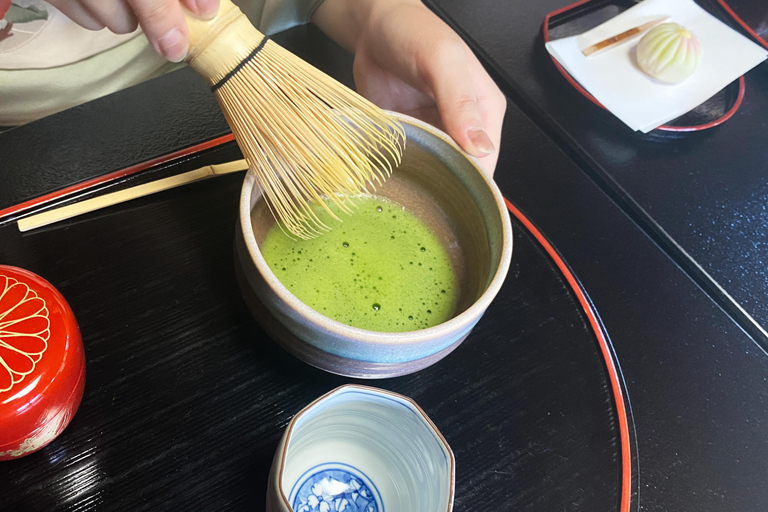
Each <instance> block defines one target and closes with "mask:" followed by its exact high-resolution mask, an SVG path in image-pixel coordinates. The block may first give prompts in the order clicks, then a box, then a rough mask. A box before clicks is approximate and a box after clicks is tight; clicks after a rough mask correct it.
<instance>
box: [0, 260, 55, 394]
mask: <svg viewBox="0 0 768 512" xmlns="http://www.w3.org/2000/svg"><path fill="white" fill-rule="evenodd" d="M50 336H51V321H50V319H49V318H48V307H47V305H46V303H45V300H43V299H42V298H40V297H39V296H38V295H37V293H35V291H34V290H32V289H31V288H30V287H29V286H27V285H26V284H25V283H22V282H20V281H17V280H16V279H13V278H11V277H8V276H3V275H0V393H3V392H6V391H10V390H11V389H12V388H13V387H14V386H15V385H16V384H18V383H19V382H21V381H23V380H24V378H25V377H26V376H27V375H29V374H30V373H32V372H34V371H35V366H36V365H37V363H38V362H39V361H40V359H41V358H42V357H43V353H44V352H45V351H46V349H47V348H48V339H49V338H50Z"/></svg>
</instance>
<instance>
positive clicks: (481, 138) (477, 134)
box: [467, 128, 496, 155]
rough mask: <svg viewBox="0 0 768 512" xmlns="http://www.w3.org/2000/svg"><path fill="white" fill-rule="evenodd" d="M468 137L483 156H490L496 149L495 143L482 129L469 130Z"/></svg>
mask: <svg viewBox="0 0 768 512" xmlns="http://www.w3.org/2000/svg"><path fill="white" fill-rule="evenodd" d="M467 137H469V140H470V141H471V142H472V145H473V146H475V149H476V150H477V151H478V152H480V153H482V154H483V155H490V154H491V153H493V152H494V151H496V148H495V147H493V142H491V139H490V138H488V134H487V133H485V130H483V129H482V128H470V129H468V130H467Z"/></svg>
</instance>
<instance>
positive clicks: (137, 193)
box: [17, 160, 248, 232]
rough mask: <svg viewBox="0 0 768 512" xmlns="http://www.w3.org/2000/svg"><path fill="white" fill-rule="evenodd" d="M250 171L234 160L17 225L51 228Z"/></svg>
mask: <svg viewBox="0 0 768 512" xmlns="http://www.w3.org/2000/svg"><path fill="white" fill-rule="evenodd" d="M246 169H248V164H247V163H246V161H245V160H235V161H233V162H227V163H223V164H215V165H206V166H205V167H201V168H200V169H195V170H194V171H189V172H185V173H182V174H178V175H176V176H170V177H168V178H163V179H160V180H157V181H151V182H149V183H144V184H142V185H137V186H135V187H131V188H127V189H125V190H118V191H117V192H111V193H109V194H104V195H103V196H98V197H94V198H92V199H86V200H85V201H80V202H79V203H74V204H69V205H67V206H62V207H61V208H54V209H52V210H48V211H45V212H42V213H38V214H35V215H30V216H29V217H24V218H23V219H19V220H18V222H17V224H18V226H19V231H22V232H24V231H29V230H32V229H36V228H41V227H43V226H48V225H49V224H53V223H55V222H59V221H62V220H66V219H71V218H72V217H77V216H78V215H82V214H84V213H88V212H93V211H96V210H99V209H101V208H106V207H107V206H112V205H116V204H120V203H124V202H126V201H130V200H131V199H137V198H139V197H144V196H148V195H150V194H154V193H156V192H162V191H163V190H168V189H171V188H175V187H180V186H181V185H186V184H187V183H193V182H195V181H200V180H204V179H206V178H211V177H213V176H221V175H223V174H229V173H232V172H238V171H244V170H246Z"/></svg>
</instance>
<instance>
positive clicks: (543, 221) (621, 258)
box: [0, 27, 768, 512]
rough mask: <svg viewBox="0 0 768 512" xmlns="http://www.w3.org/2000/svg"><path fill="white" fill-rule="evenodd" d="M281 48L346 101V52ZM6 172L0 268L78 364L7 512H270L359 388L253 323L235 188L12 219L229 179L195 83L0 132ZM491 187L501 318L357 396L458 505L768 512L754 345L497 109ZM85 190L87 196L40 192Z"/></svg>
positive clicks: (556, 157) (559, 160) (154, 86)
mask: <svg viewBox="0 0 768 512" xmlns="http://www.w3.org/2000/svg"><path fill="white" fill-rule="evenodd" d="M278 40H279V41H280V42H281V43H283V44H285V45H286V46H287V47H289V48H290V49H292V50H294V51H296V52H297V53H299V54H301V55H302V56H304V57H305V58H307V59H309V60H310V61H311V62H313V63H314V64H316V65H318V66H320V67H321V68H323V69H325V70H327V71H328V72H330V73H331V74H333V75H334V76H337V77H339V78H340V79H342V80H344V81H347V82H349V80H350V58H349V56H348V55H346V54H344V53H343V52H342V51H341V50H340V49H338V48H337V47H335V46H334V45H332V44H331V43H329V42H328V40H327V39H326V38H325V37H324V36H322V35H321V34H320V33H319V32H318V31H317V30H315V29H313V28H312V27H304V28H298V29H294V30H292V31H289V32H288V33H285V34H282V35H281V36H280V37H279V38H278ZM190 98H191V99H190ZM22 142H23V143H25V144H27V145H28V146H29V147H34V148H35V150H34V151H29V150H26V151H25V150H24V149H23V148H22V147H20V145H19V144H20V143H22ZM185 148H192V149H185ZM0 151H2V154H4V155H6V156H7V157H6V159H5V160H4V162H3V170H2V174H3V181H4V186H3V187H2V188H1V189H0V211H2V210H5V211H6V216H5V217H3V219H0V263H2V264H10V265H17V266H21V267H24V268H27V269H29V270H31V271H33V272H36V273H38V274H40V275H42V276H43V277H45V278H46V279H47V280H49V281H50V282H51V283H52V284H54V285H55V286H56V287H57V288H58V289H59V290H60V291H61V292H62V294H63V295H64V296H65V297H66V298H67V300H68V301H69V303H70V304H71V306H72V308H73V310H74V312H75V315H76V316H77V319H78V321H79V323H80V328H81V331H82V333H83V339H84V344H85V351H86V358H87V376H86V389H85V395H84V398H83V402H82V404H81V406H80V409H79V411H78V413H77V415H76V416H75V418H74V420H73V421H72V423H71V425H70V426H69V427H68V428H67V430H65V431H64V433H63V434H62V435H61V436H60V437H59V438H57V439H56V440H55V441H54V442H53V443H52V444H50V445H49V446H48V447H46V448H44V449H43V450H41V451H40V452H38V453H35V454H32V455H30V456H28V457H25V458H23V459H20V460H17V461H12V462H5V463H1V464H0V510H3V511H4V510H22V511H23V510H45V511H48V510H131V511H133V510H263V509H264V500H265V491H266V485H267V474H268V471H269V467H270V464H271V460H272V456H273V453H274V450H275V448H276V446H277V442H278V439H279V437H280V435H281V434H282V430H283V429H284V427H285V426H286V424H287V422H288V421H289V419H290V418H291V416H292V415H293V414H295V413H296V412H297V411H298V410H300V409H301V408H302V407H303V406H304V405H306V404H307V403H309V402H310V401H312V400H313V399H314V398H316V397H318V396H320V395H321V394H323V393H325V392H326V391H328V390H330V389H332V388H334V387H336V386H338V385H341V384H343V383H346V382H352V380H351V379H347V378H343V377H338V376H333V375H330V374H327V373H324V372H322V371H320V370H316V369H314V368H312V367H309V366H307V365H305V364H304V363H301V362H300V361H298V360H296V359H294V358H293V357H292V356H290V355H288V354H287V353H285V352H284V351H282V349H280V348H278V347H277V345H275V344H274V343H273V342H272V341H271V340H270V339H269V338H268V337H267V336H266V335H265V334H264V333H263V332H262V331H261V329H260V328H259V326H258V325H257V324H256V323H255V321H254V320H253V319H252V318H251V317H250V315H249V313H248V311H247V309H246V307H245V305H244V303H243V300H242V299H241V297H240V294H239V291H238V288H237V284H236V281H235V277H234V261H233V254H232V242H233V236H234V229H235V217H236V210H237V201H238V195H239V187H240V181H241V176H237V175H230V176H225V177H221V178H217V179H214V180H209V181H205V182H201V183H196V184H192V185H188V186H186V187H183V188H180V189H176V190H172V191H167V192H162V193H160V194H157V195H154V196H150V197H146V198H143V199H139V200H135V201H132V202H129V203H126V204H123V205H118V206H115V207H111V208H108V209H105V210H102V211H99V212H94V213H92V214H88V215H86V216H83V217H81V218H77V219H73V220H70V221H65V222H62V223H60V224H57V225H54V226H50V227H48V228H43V229H41V230H38V231H33V232H30V233H26V234H21V233H19V232H18V230H17V229H16V226H15V223H14V222H12V220H13V219H14V218H16V217H18V216H22V215H25V214H27V213H30V212H32V211H37V210H40V209H43V208H45V207H46V205H45V204H44V205H35V206H30V207H29V208H27V209H21V210H19V209H16V210H14V206H15V205H19V204H28V205H32V204H34V203H35V199H36V198H39V197H49V198H50V199H51V203H50V204H54V203H57V202H62V201H66V200H71V199H72V198H73V197H74V198H77V197H88V196H89V195H91V194H96V193H99V191H100V190H102V189H106V188H108V189H116V188H119V187H124V186H129V185H132V184H136V183H140V182H142V181H146V180H149V179H153V178H156V177H159V176H164V175H169V174H174V173H179V172H184V171H187V170H190V169H194V168H197V167H200V166H202V165H205V164H210V163H218V162H225V161H229V160H233V159H236V158H239V157H240V154H239V152H238V150H237V148H236V146H234V144H233V143H232V142H229V141H228V136H227V130H226V125H225V124H224V122H223V119H222V117H221V115H220V113H218V109H217V107H216V104H215V101H214V100H213V98H212V96H211V95H210V93H209V92H208V91H207V89H206V88H205V85H204V84H203V83H202V81H201V80H200V79H198V78H197V77H196V76H195V75H194V73H192V72H191V71H190V70H181V71H178V72H175V73H172V74H170V75H166V76H164V77H161V78H159V79H156V80H153V81H150V82H147V83H145V84H142V85H140V86H137V87H134V88H132V89H129V90H126V91H123V92H120V93H118V94H115V95H112V96H110V97H107V98H103V99H101V100H97V101H94V102H91V103H89V104H86V105H83V106H81V107H78V108H76V109H72V110H69V111H66V112H63V113H61V114H57V115H55V116H51V117H49V118H46V119H43V120H41V121H38V122H35V123H32V124H30V125H27V126H24V127H21V128H17V129H14V130H11V131H9V132H6V133H4V134H0ZM164 155H173V158H170V159H169V157H167V156H164ZM145 162H150V163H149V164H144V163H145ZM125 169H129V170H131V169H132V170H133V171H136V172H133V171H131V172H126V171H125ZM102 176H108V177H110V178H111V179H109V180H106V179H101V178H100V177H102ZM496 179H497V181H498V183H499V185H500V187H501V189H502V192H503V193H504V195H505V196H506V198H507V199H508V200H509V201H510V207H511V209H512V211H513V213H514V216H513V224H514V227H513V229H514V232H515V235H514V237H515V239H514V244H515V248H514V254H513V259H512V266H511V269H510V272H509V276H508V278H507V280H506V283H505V285H504V287H503V288H502V290H501V292H500V294H499V296H498V297H497V299H496V300H495V302H494V303H493V304H492V306H491V308H490V309H489V310H488V312H487V313H486V315H485V316H484V318H483V319H482V320H481V322H480V323H479V324H478V326H477V327H476V329H475V330H474V331H473V332H472V334H471V335H470V336H469V338H468V339H467V340H466V341H465V342H464V343H463V344H462V345H461V346H460V347H459V348H458V349H457V350H456V351H455V352H453V353H452V354H450V355H449V356H448V357H447V358H446V359H444V360H443V361H441V362H439V363H438V364H436V365H434V366H432V367H430V368H428V369H426V370H423V371H420V372H418V373H416V374H413V375H410V376H405V377H400V378H396V379H390V380H381V381H369V382H366V383H367V384H371V385H374V386H378V387H382V388H385V389H390V390H393V391H396V392H399V393H403V394H405V395H408V396H410V397H412V398H413V399H415V400H416V401H417V402H418V403H419V404H420V405H421V406H422V407H423V408H424V409H425V411H426V412H427V413H428V414H429V415H430V417H431V418H432V419H433V420H434V422H435V423H436V425H437V426H438V428H440V430H441V431H442V433H443V434H444V435H445V437H446V439H447V441H448V442H449V444H450V445H451V447H452V448H453V450H454V452H455V454H456V458H457V473H456V503H455V509H456V510H466V511H485V510H531V511H533V510H536V511H560V510H584V511H590V512H592V511H596V512H600V511H616V510H620V509H622V508H625V507H624V506H622V504H624V505H629V507H630V508H631V509H632V510H669V511H672V510H675V511H687V510H697V511H700V510H743V511H748V510H762V504H764V503H765V502H766V500H767V499H768V490H766V489H765V486H764V485H763V482H764V480H765V475H766V474H768V471H766V470H768V462H767V461H768V457H767V456H768V444H767V443H766V436H765V434H764V429H763V428H762V427H761V425H765V424H766V422H767V421H768V408H766V406H765V405H766V404H765V402H766V397H767V396H768V386H767V385H766V380H765V379H766V376H768V372H767V371H766V370H768V360H766V359H765V356H764V354H763V353H762V352H761V351H760V349H759V347H758V345H756V344H755V343H754V340H753V339H751V338H750V337H749V336H748V335H746V334H745V333H744V331H743V330H742V329H741V328H740V327H739V325H738V323H736V322H735V321H734V320H733V319H732V318H731V317H729V316H728V315H727V314H726V313H725V312H724V311H723V310H722V309H721V308H720V307H719V306H718V304H717V302H715V301H714V300H713V299H712V298H711V297H710V296H709V295H708V294H707V293H705V292H704V291H702V289H701V288H700V287H699V286H698V284H697V283H696V281H695V280H694V279H692V278H691V277H690V276H689V274H687V273H686V272H685V271H684V270H683V269H681V268H680V267H679V266H678V265H677V264H676V262H675V261H674V259H672V258H670V256H669V255H668V254H667V253H665V252H664V251H663V250H662V249H661V248H660V247H659V246H658V245H657V244H656V243H654V240H653V239H652V238H651V237H649V236H648V234H647V233H646V232H645V231H644V230H643V229H641V228H640V227H638V225H637V224H636V223H635V222H633V219H632V218H631V216H630V215H628V214H627V213H625V211H624V210H622V209H621V208H620V207H618V206H617V205H616V204H615V203H614V202H613V201H612V199H611V197H610V195H609V194H606V193H605V192H604V191H603V189H601V188H600V187H599V186H598V185H596V184H595V182H594V181H593V180H592V179H590V177H589V175H588V173H585V172H584V170H583V169H582V167H581V166H580V165H579V162H577V161H575V160H574V159H573V158H572V155H571V154H570V152H569V151H564V150H563V149H561V147H560V146H558V144H557V143H556V142H555V141H553V139H552V138H550V137H549V136H548V135H547V133H545V131H542V129H541V128H540V127H539V126H538V125H537V124H536V123H535V122H534V121H532V120H531V118H530V117H528V116H527V115H526V114H525V113H523V110H521V109H520V108H519V107H518V106H517V105H516V104H515V103H514V102H513V103H511V104H510V106H509V108H508V112H507V117H506V122H505V129H504V134H503V145H502V153H501V157H500V160H499V166H498V169H497V173H496ZM77 183H81V184H82V183H87V184H90V185H92V186H90V187H73V188H72V189H69V190H70V191H71V192H72V194H71V195H70V196H66V197H65V196H61V195H60V194H58V195H57V193H58V192H57V191H60V190H62V189H66V187H69V186H72V185H74V184H77ZM75 189H77V190H76V191H75ZM11 210H14V211H13V212H11V213H8V212H9V211H11ZM603 342H604V344H602V343H603ZM613 368H615V369H616V370H617V373H616V375H615V376H612V375H613V374H612V369H613ZM617 391H618V392H620V393H621V394H622V395H623V396H618V395H617ZM624 426H626V429H625V428H624ZM624 440H625V441H626V445H625V443H624Z"/></svg>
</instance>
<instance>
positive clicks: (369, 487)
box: [291, 463, 384, 512]
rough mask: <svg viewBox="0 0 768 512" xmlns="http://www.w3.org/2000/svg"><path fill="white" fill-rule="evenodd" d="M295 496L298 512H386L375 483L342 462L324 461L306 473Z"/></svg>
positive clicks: (294, 505)
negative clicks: (327, 462)
mask: <svg viewBox="0 0 768 512" xmlns="http://www.w3.org/2000/svg"><path fill="white" fill-rule="evenodd" d="M291 498H292V508H293V510H294V512H384V507H383V506H382V505H381V497H380V496H379V491H378V490H377V489H376V486H375V485H374V484H373V482H371V480H370V479H369V478H368V477H367V476H365V474H363V473H362V472H361V471H360V470H358V469H356V468H353V467H352V466H348V465H346V464H341V463H329V464H322V465H320V466H316V467H314V468H312V469H310V470H309V471H307V472H306V473H304V475H303V476H302V477H301V478H300V479H299V481H298V482H296V484H295V485H294V488H293V490H292V491H291Z"/></svg>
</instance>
